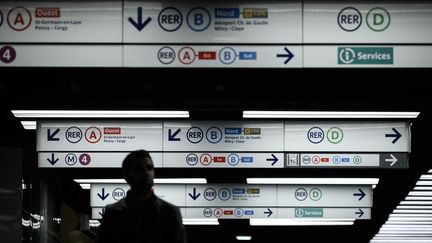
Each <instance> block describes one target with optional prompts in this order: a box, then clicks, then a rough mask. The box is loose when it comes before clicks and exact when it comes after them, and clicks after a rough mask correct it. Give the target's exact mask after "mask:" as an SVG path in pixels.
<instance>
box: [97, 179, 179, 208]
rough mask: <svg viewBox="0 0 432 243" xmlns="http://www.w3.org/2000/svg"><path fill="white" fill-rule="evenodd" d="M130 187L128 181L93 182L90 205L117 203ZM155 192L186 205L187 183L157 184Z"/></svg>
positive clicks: (168, 199) (177, 204) (173, 202)
mask: <svg viewBox="0 0 432 243" xmlns="http://www.w3.org/2000/svg"><path fill="white" fill-rule="evenodd" d="M129 189H130V187H129V185H128V184H126V183H122V184H91V186H90V206H91V207H105V206H106V205H108V204H112V203H116V202H118V201H120V200H121V199H123V198H125V197H126V194H127V191H128V190H129ZM154 193H155V194H156V195H157V196H158V197H159V198H161V199H163V200H165V201H167V202H169V203H172V204H174V205H176V206H180V207H181V206H183V207H184V206H186V205H185V185H181V184H179V185H177V184H170V185H165V184H156V185H154Z"/></svg>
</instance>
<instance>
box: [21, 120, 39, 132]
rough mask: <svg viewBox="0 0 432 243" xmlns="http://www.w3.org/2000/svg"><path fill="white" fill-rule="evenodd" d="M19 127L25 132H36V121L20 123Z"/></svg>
mask: <svg viewBox="0 0 432 243" xmlns="http://www.w3.org/2000/svg"><path fill="white" fill-rule="evenodd" d="M21 125H22V126H23V127H24V129H26V130H36V121H21Z"/></svg>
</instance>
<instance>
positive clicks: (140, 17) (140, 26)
mask: <svg viewBox="0 0 432 243" xmlns="http://www.w3.org/2000/svg"><path fill="white" fill-rule="evenodd" d="M137 10H138V21H137V22H136V21H135V20H134V19H133V18H132V17H129V18H128V20H129V22H130V23H131V24H132V25H133V26H134V27H135V28H136V29H137V30H138V31H141V30H143V29H144V28H145V27H146V26H147V24H148V23H150V21H151V20H152V18H150V17H148V18H147V19H146V20H145V21H144V22H143V10H142V8H141V7H139V8H138V9H137Z"/></svg>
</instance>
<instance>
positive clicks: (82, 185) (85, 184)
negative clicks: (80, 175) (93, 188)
mask: <svg viewBox="0 0 432 243" xmlns="http://www.w3.org/2000/svg"><path fill="white" fill-rule="evenodd" d="M79 185H80V186H81V188H82V189H84V190H90V184H89V183H80V184H79Z"/></svg>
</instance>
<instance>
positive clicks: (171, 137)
mask: <svg viewBox="0 0 432 243" xmlns="http://www.w3.org/2000/svg"><path fill="white" fill-rule="evenodd" d="M180 131H181V129H180V128H179V129H177V130H176V131H175V132H174V133H172V130H171V129H168V141H180V138H176V136H177V135H178V134H179V133H180Z"/></svg>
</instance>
